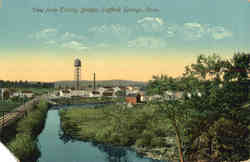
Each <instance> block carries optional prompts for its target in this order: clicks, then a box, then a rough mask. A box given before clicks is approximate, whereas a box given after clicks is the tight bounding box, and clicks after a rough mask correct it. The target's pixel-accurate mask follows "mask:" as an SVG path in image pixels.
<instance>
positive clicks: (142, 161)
mask: <svg viewBox="0 0 250 162" xmlns="http://www.w3.org/2000/svg"><path fill="white" fill-rule="evenodd" d="M69 107H70V106H69ZM64 108H67V107H64ZM83 108H84V106H83ZM60 132H61V128H60V117H59V112H58V110H56V109H52V110H49V112H48V115H47V119H46V124H45V128H44V130H43V131H42V133H41V134H40V135H39V137H38V140H39V148H40V152H41V157H40V158H39V159H38V162H163V161H159V160H153V159H150V158H145V157H142V156H140V155H138V154H136V152H135V151H133V150H131V149H129V148H126V147H114V146H110V145H103V144H95V143H93V142H83V141H76V140H75V141H72V140H70V141H68V142H66V141H65V140H62V138H60Z"/></svg>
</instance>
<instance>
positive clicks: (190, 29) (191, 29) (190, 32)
mask: <svg viewBox="0 0 250 162" xmlns="http://www.w3.org/2000/svg"><path fill="white" fill-rule="evenodd" d="M182 29H183V30H182V31H183V33H184V39H186V40H198V39H201V38H202V37H203V36H205V34H206V33H207V28H206V26H205V25H202V24H199V23H195V22H194V23H184V24H183V28H182Z"/></svg>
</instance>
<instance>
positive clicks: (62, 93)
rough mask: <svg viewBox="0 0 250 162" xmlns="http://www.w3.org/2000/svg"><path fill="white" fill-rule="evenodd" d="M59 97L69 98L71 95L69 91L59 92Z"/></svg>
mask: <svg viewBox="0 0 250 162" xmlns="http://www.w3.org/2000/svg"><path fill="white" fill-rule="evenodd" d="M59 96H60V97H67V98H69V97H71V93H70V91H69V90H60V91H59Z"/></svg>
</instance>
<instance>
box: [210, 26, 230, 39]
mask: <svg viewBox="0 0 250 162" xmlns="http://www.w3.org/2000/svg"><path fill="white" fill-rule="evenodd" d="M209 32H210V33H211V36H212V38H213V39H215V40H219V39H224V38H226V37H232V36H233V33H232V32H231V31H229V30H227V29H225V28H224V27H222V26H217V27H213V28H211V29H209Z"/></svg>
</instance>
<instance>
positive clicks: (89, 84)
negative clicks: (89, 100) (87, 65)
mask: <svg viewBox="0 0 250 162" xmlns="http://www.w3.org/2000/svg"><path fill="white" fill-rule="evenodd" d="M93 84H94V83H93V80H91V81H90V80H81V81H80V87H89V88H90V87H92V86H93ZM74 85H75V81H67V80H66V81H56V82H55V87H56V88H57V87H69V88H70V87H74ZM146 85H147V82H142V81H131V80H97V81H96V87H103V86H138V87H145V86H146Z"/></svg>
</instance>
